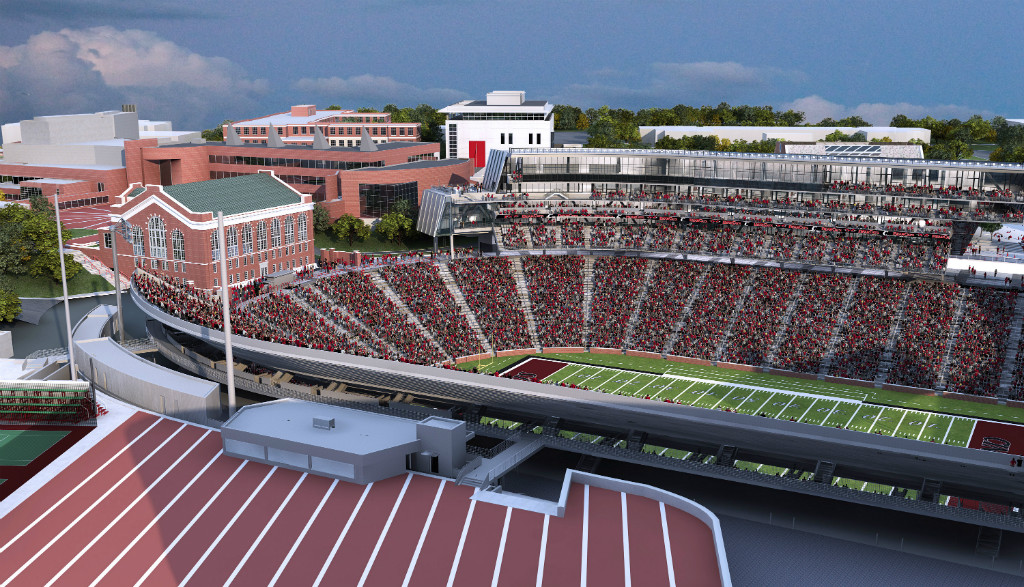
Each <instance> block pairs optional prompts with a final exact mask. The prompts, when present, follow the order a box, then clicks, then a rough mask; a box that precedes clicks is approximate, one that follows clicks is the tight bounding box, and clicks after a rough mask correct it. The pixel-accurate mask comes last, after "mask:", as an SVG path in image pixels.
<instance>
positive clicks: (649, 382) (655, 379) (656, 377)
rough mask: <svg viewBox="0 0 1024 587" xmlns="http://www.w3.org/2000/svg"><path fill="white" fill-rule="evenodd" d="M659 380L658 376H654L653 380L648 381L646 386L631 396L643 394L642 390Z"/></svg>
mask: <svg viewBox="0 0 1024 587" xmlns="http://www.w3.org/2000/svg"><path fill="white" fill-rule="evenodd" d="M659 379H661V377H660V376H655V377H654V379H651V380H650V381H648V382H647V385H644V386H643V387H641V388H640V389H638V390H636V393H634V394H633V397H637V396H639V395H640V394H642V393H643V392H644V390H645V389H647V387H648V386H650V384H652V383H654V382H655V381H657V380H659Z"/></svg>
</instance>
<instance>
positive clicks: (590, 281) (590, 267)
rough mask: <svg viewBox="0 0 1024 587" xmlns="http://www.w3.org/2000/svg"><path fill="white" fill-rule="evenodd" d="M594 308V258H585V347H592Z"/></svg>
mask: <svg viewBox="0 0 1024 587" xmlns="http://www.w3.org/2000/svg"><path fill="white" fill-rule="evenodd" d="M593 308H594V258H593V257H591V256H587V257H584V258H583V346H584V347H589V346H590V313H591V311H592V310H593Z"/></svg>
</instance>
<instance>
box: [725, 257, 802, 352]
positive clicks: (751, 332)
mask: <svg viewBox="0 0 1024 587" xmlns="http://www.w3.org/2000/svg"><path fill="white" fill-rule="evenodd" d="M800 275H801V274H800V273H799V272H797V271H783V270H781V269H775V268H772V267H767V268H764V269H761V270H759V271H758V272H757V273H756V274H755V276H754V283H753V289H752V290H751V291H750V294H749V295H748V296H747V299H746V303H745V304H744V305H743V310H742V312H740V315H739V316H738V317H737V318H736V323H735V324H734V325H733V327H732V332H731V333H730V335H729V340H728V341H726V345H725V349H724V351H723V353H722V356H721V360H723V361H728V362H730V363H743V364H745V365H761V364H764V363H765V362H766V360H767V358H768V353H769V351H770V350H771V347H772V342H773V341H774V340H775V336H776V333H777V332H778V331H779V328H780V327H781V326H782V320H783V318H784V317H785V313H786V306H787V305H789V300H790V297H792V294H793V290H794V289H795V288H796V287H797V284H798V282H799V281H800Z"/></svg>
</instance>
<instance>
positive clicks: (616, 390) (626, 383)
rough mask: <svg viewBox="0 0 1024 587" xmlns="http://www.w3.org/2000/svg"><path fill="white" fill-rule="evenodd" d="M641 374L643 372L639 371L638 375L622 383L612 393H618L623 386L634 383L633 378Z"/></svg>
mask: <svg viewBox="0 0 1024 587" xmlns="http://www.w3.org/2000/svg"><path fill="white" fill-rule="evenodd" d="M640 375H642V374H641V373H637V374H636V375H634V376H633V379H630V380H629V381H627V382H625V383H623V384H622V385H620V386H618V387H616V388H615V390H614V391H612V393H618V391H619V390H620V389H622V388H623V387H626V386H627V385H629V384H630V383H633V380H634V379H636V378H637V377H639V376H640Z"/></svg>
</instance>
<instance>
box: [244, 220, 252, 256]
mask: <svg viewBox="0 0 1024 587" xmlns="http://www.w3.org/2000/svg"><path fill="white" fill-rule="evenodd" d="M249 253H252V225H249V224H246V225H245V226H243V227H242V254H243V255H248V254H249Z"/></svg>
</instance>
